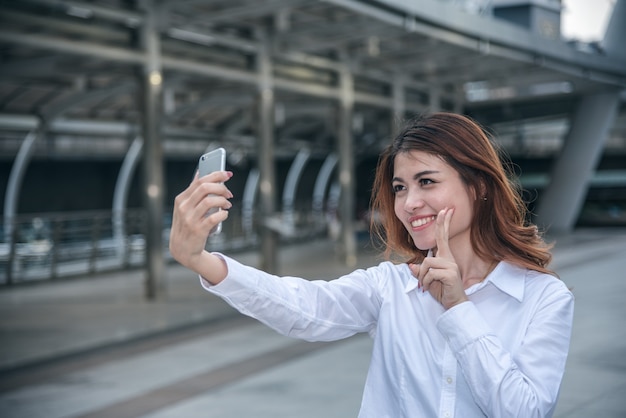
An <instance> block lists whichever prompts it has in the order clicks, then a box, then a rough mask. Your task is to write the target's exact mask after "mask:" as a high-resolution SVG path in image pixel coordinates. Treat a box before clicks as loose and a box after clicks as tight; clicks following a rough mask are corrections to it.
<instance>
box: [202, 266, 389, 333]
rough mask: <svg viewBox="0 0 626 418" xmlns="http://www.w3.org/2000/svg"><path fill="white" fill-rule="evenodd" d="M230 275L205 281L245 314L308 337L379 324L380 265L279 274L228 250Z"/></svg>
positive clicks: (372, 326)
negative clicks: (310, 275)
mask: <svg viewBox="0 0 626 418" xmlns="http://www.w3.org/2000/svg"><path fill="white" fill-rule="evenodd" d="M216 255H218V256H219V257H221V258H222V259H223V260H224V261H225V262H226V265H227V267H228V275H227V276H226V278H225V279H224V280H222V281H221V282H220V283H219V284H217V285H211V284H209V283H208V282H207V281H206V280H204V279H201V283H202V286H203V287H204V288H205V289H206V290H208V291H209V292H211V293H213V294H215V295H217V296H219V297H221V298H222V299H224V300H225V301H226V302H227V303H228V304H229V305H231V306H232V307H234V308H235V309H237V310H238V311H239V312H241V313H242V314H244V315H247V316H251V317H253V318H256V319H257V320H259V321H261V322H262V323H264V324H266V325H267V326H269V327H270V328H272V329H274V330H276V331H277V332H279V333H280V334H283V335H286V336H290V337H296V338H300V339H304V340H308V341H333V340H338V339H342V338H346V337H349V336H351V335H354V334H356V333H358V332H371V331H372V330H373V328H374V327H375V326H376V321H377V318H378V311H379V308H380V297H379V295H378V292H377V291H376V288H377V286H376V280H377V277H379V276H380V275H379V274H376V270H377V269H376V268H372V269H368V270H367V271H366V270H356V271H355V272H353V273H350V274H349V275H346V276H343V277H340V278H338V279H334V280H331V281H324V280H314V281H309V280H306V279H302V278H298V277H289V276H285V277H278V276H274V275H271V274H268V273H266V272H263V271H261V270H258V269H255V268H253V267H250V266H245V265H243V264H241V263H239V262H237V261H235V260H233V259H231V258H229V257H227V256H224V255H222V254H216Z"/></svg>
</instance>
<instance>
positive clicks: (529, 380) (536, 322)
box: [437, 282, 574, 417]
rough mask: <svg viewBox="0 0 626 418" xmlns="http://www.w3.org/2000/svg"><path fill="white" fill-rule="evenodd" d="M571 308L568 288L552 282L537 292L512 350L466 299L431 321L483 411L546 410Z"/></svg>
mask: <svg viewBox="0 0 626 418" xmlns="http://www.w3.org/2000/svg"><path fill="white" fill-rule="evenodd" d="M573 309H574V298H573V295H572V294H571V292H570V291H569V290H567V288H566V287H565V286H564V285H563V284H562V283H561V282H558V283H555V285H554V286H551V289H550V291H546V292H544V293H543V295H542V297H541V301H540V303H539V304H538V306H537V309H536V310H535V311H534V314H533V317H532V319H531V320H530V322H529V325H528V328H527V330H526V333H525V337H524V339H523V341H522V345H521V346H520V347H519V348H518V349H516V350H515V353H510V352H507V350H505V349H504V347H503V345H502V343H501V341H500V339H499V338H498V337H497V336H496V335H495V334H494V333H493V332H492V331H491V329H490V327H489V325H488V324H487V323H486V321H485V320H484V318H483V317H482V315H481V313H480V312H479V311H478V309H477V307H476V306H475V305H474V304H473V303H472V302H463V303H461V304H459V305H457V306H454V307H453V308H451V309H449V310H448V311H446V312H445V313H444V314H443V315H442V316H441V317H440V318H439V320H438V322H437V327H438V328H439V330H440V332H441V333H442V334H443V335H444V337H445V338H446V339H447V341H448V343H449V344H450V348H451V349H452V351H453V352H454V353H455V356H456V358H457V361H458V364H459V367H460V368H461V370H462V372H463V375H464V376H465V379H466V380H467V383H468V384H469V387H470V388H471V390H472V393H473V396H474V399H475V401H476V403H477V404H478V405H479V406H480V408H481V409H482V410H483V412H484V413H485V414H486V415H487V416H489V417H550V416H552V414H553V413H554V408H555V406H556V402H557V399H558V393H559V388H560V384H561V380H562V378H563V373H564V370H565V361H566V358H567V353H568V350H569V343H570V335H571V327H572V320H573Z"/></svg>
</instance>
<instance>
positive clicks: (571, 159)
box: [537, 92, 619, 234]
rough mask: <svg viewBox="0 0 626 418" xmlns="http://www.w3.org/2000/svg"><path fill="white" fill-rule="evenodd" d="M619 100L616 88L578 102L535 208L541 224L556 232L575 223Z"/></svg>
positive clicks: (565, 230)
mask: <svg viewBox="0 0 626 418" xmlns="http://www.w3.org/2000/svg"><path fill="white" fill-rule="evenodd" d="M618 104H619V93H618V92H608V93H596V94H592V95H589V96H586V97H583V98H582V100H581V102H580V103H579V104H578V108H577V109H576V112H575V114H574V117H573V119H572V125H571V127H570V131H569V133H568V135H567V138H566V139H565V144H564V145H563V149H562V151H561V155H560V156H559V157H558V159H557V161H556V163H555V165H554V167H553V170H552V175H551V177H550V183H549V184H548V187H547V188H546V190H545V191H544V193H543V195H542V197H541V200H540V202H539V206H538V208H537V224H538V225H540V226H541V227H542V228H544V229H546V230H548V231H550V232H551V233H557V234H558V233H564V232H568V231H570V230H571V229H572V228H573V227H574V226H575V224H576V220H577V219H578V215H579V213H580V210H581V208H582V206H583V203H584V200H585V196H586V194H587V188H588V185H589V181H590V180H591V177H592V176H593V173H594V170H595V168H596V165H597V163H598V161H599V160H600V157H601V156H602V150H603V148H604V143H605V142H606V139H607V138H608V135H609V129H610V128H611V126H613V123H614V120H615V116H616V114H617V107H618Z"/></svg>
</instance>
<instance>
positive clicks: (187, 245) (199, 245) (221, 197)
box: [169, 171, 233, 282]
mask: <svg viewBox="0 0 626 418" xmlns="http://www.w3.org/2000/svg"><path fill="white" fill-rule="evenodd" d="M232 175H233V174H232V173H231V172H229V171H216V172H213V173H211V174H208V175H206V176H203V177H201V178H199V177H198V175H197V174H196V177H195V178H194V180H193V181H192V182H191V184H190V185H189V187H187V189H185V190H184V191H183V192H182V193H180V194H179V195H178V196H176V199H175V200H174V213H173V215H172V228H171V231H170V245H169V247H170V253H171V254H172V257H174V259H175V260H176V261H178V262H179V263H180V264H182V265H183V266H185V267H187V268H189V269H191V270H193V271H195V272H197V273H199V274H201V275H202V276H203V277H205V278H206V279H207V280H209V281H210V282H214V281H219V280H211V277H207V276H206V275H205V272H206V271H207V270H209V273H210V269H208V268H207V267H209V266H208V265H207V259H208V257H207V256H209V255H210V254H209V253H208V252H207V251H205V245H206V240H207V238H208V236H209V234H210V232H211V230H212V229H213V228H214V227H215V226H216V225H217V224H219V223H220V222H223V221H225V220H226V218H228V209H230V208H231V207H232V204H231V203H230V202H229V201H228V199H230V198H232V197H233V195H232V193H231V192H230V190H228V188H227V187H226V186H225V185H224V184H223V183H224V182H226V181H227V180H229V179H230V178H231V177H232ZM212 208H221V209H224V210H220V211H217V212H215V213H213V214H211V215H209V216H207V213H208V211H209V209H212ZM209 264H211V263H209ZM209 275H211V274H209ZM216 279H220V280H221V278H219V277H216Z"/></svg>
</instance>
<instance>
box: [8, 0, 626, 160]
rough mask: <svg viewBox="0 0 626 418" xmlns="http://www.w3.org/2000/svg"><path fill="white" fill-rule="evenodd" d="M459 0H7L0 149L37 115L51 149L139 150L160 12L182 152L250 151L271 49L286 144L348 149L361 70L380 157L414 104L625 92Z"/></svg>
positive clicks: (604, 75) (517, 102)
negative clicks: (395, 123) (345, 111)
mask: <svg viewBox="0 0 626 418" xmlns="http://www.w3.org/2000/svg"><path fill="white" fill-rule="evenodd" d="M459 3H461V2H457V1H436V0H421V1H401V0H379V1H374V0H367V1H363V0H316V1H313V0H306V1H305V0H265V1H258V0H171V1H167V0H163V1H154V2H150V1H145V2H142V1H130V0H95V1H81V0H75V1H60V0H19V1H0V137H1V138H2V145H0V155H3V156H4V157H7V156H8V157H12V156H14V155H15V154H16V152H17V149H18V147H19V146H20V143H21V141H22V140H23V138H24V136H25V132H28V131H29V130H31V129H33V128H34V127H35V126H37V124H40V123H45V124H46V128H47V130H48V132H49V135H48V140H49V142H48V144H47V145H45V146H46V147H47V149H48V151H49V150H50V149H51V148H54V149H56V150H57V152H59V153H61V152H62V151H63V149H68V150H70V149H73V151H72V152H73V153H74V154H75V153H76V150H79V149H80V147H79V146H78V145H77V144H78V143H79V142H80V141H82V143H83V144H84V143H85V137H91V138H92V140H93V141H94V142H93V144H94V145H93V146H89V151H90V152H93V151H94V150H96V152H100V153H102V154H104V155H106V154H107V153H112V154H116V153H117V152H120V151H121V152H122V153H123V152H126V150H127V149H128V145H129V140H130V139H132V137H133V136H134V135H136V134H137V133H138V132H139V126H140V122H141V111H140V106H139V105H138V102H139V99H138V96H139V90H140V88H139V86H140V77H139V74H140V72H141V68H142V67H143V66H144V64H145V63H146V62H147V60H148V59H150V57H149V56H148V54H147V53H146V52H145V51H146V49H145V47H144V45H142V42H141V36H140V30H141V28H142V27H143V26H144V25H145V24H146V22H147V20H148V19H149V18H155V19H156V22H157V23H156V25H157V31H158V33H159V39H158V41H159V44H160V48H159V56H158V57H157V58H158V60H159V62H160V65H161V67H162V69H163V112H164V118H163V121H162V126H163V137H164V139H165V152H166V155H169V156H172V155H176V154H177V153H182V154H194V155H195V154H197V153H198V151H199V149H203V148H206V143H207V141H209V142H210V141H217V142H224V141H226V142H228V143H229V146H230V147H231V148H232V149H235V148H240V149H241V150H242V152H244V153H247V154H249V153H253V151H254V149H255V123H256V119H257V116H256V115H257V113H256V110H255V103H256V101H257V100H258V97H259V91H260V79H261V77H260V73H259V69H258V68H259V61H260V60H262V59H266V58H267V59H269V61H270V62H271V69H272V70H271V71H272V74H271V78H272V82H273V86H274V94H275V103H276V105H275V110H274V113H275V116H274V118H275V127H276V140H275V142H276V152H277V155H282V154H288V155H292V154H293V153H294V152H295V151H297V150H298V149H300V148H302V147H303V146H307V147H310V148H311V149H313V150H315V151H316V152H317V151H319V152H322V153H328V152H330V151H332V150H334V149H335V148H336V144H335V138H336V133H335V131H336V125H337V120H336V119H337V103H338V102H339V101H340V100H341V99H342V94H344V93H342V89H341V85H340V84H341V83H340V79H341V74H342V72H345V71H348V72H349V73H350V74H351V75H352V77H353V80H354V82H353V84H354V89H353V91H352V92H351V94H352V95H353V99H354V116H353V126H352V129H353V132H354V135H355V141H356V146H355V149H356V150H359V151H360V152H365V153H371V154H377V153H378V151H379V148H380V147H379V144H380V143H381V141H383V140H386V139H385V138H388V136H389V132H390V130H391V129H392V128H391V123H392V122H391V121H392V120H394V118H397V117H403V116H405V115H407V114H411V113H415V112H419V111H424V110H428V109H444V110H457V111H463V112H465V113H468V114H476V115H477V116H478V117H480V118H483V119H484V120H485V122H488V123H492V122H498V121H504V120H506V119H507V118H509V119H513V118H520V117H522V118H523V117H533V116H538V115H537V114H536V113H537V112H536V109H539V107H536V106H535V104H538V103H543V104H545V103H552V104H553V105H552V106H545V105H543V106H541V107H540V109H541V111H540V113H541V115H542V116H545V115H547V114H549V113H550V112H554V113H568V112H570V111H571V109H572V107H573V106H574V103H575V102H576V101H577V99H578V98H579V97H581V96H582V95H586V94H590V93H593V92H598V91H604V90H607V89H608V90H615V89H619V90H622V89H624V88H626V65H625V63H624V62H623V61H620V60H619V59H615V58H613V57H610V56H607V55H602V54H599V53H595V54H590V53H586V52H582V51H578V50H576V49H575V48H574V47H572V46H570V45H568V44H566V43H564V42H563V41H561V40H559V39H551V38H549V37H546V36H545V35H542V34H541V33H536V32H533V31H531V30H528V29H527V28H522V27H520V26H517V25H514V24H512V23H510V22H507V21H504V20H501V19H496V18H494V17H493V16H492V15H490V14H489V13H485V12H484V11H480V12H479V13H474V14H472V13H469V12H467V11H466V10H464V9H463V8H462V7H459ZM98 138H100V139H102V140H101V141H97V139H98ZM129 138H130V139H129ZM73 139H76V141H73ZM40 146H43V145H40ZM72 147H74V148H72ZM68 152H69V151H68Z"/></svg>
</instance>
